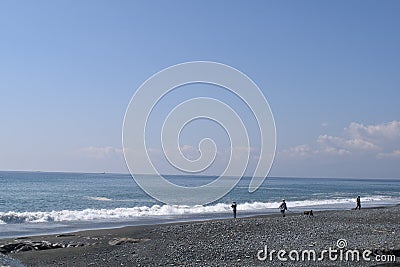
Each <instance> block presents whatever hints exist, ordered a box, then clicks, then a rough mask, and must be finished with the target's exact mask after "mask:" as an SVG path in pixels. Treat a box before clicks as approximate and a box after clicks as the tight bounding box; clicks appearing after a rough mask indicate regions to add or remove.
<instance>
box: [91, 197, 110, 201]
mask: <svg viewBox="0 0 400 267" xmlns="http://www.w3.org/2000/svg"><path fill="white" fill-rule="evenodd" d="M85 198H86V199H91V200H97V201H112V199H111V198H107V197H85Z"/></svg>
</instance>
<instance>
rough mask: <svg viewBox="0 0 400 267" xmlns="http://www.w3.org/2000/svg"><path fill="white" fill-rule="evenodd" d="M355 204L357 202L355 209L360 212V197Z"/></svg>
mask: <svg viewBox="0 0 400 267" xmlns="http://www.w3.org/2000/svg"><path fill="white" fill-rule="evenodd" d="M356 202H357V206H356V209H359V210H360V209H361V198H360V196H358V197H357V200H356Z"/></svg>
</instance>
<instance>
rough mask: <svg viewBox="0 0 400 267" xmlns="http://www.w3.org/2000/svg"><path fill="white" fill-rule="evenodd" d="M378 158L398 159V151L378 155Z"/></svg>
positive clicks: (399, 156) (399, 152)
mask: <svg viewBox="0 0 400 267" xmlns="http://www.w3.org/2000/svg"><path fill="white" fill-rule="evenodd" d="M378 158H381V159H382V158H400V150H394V151H392V152H389V153H379V154H378Z"/></svg>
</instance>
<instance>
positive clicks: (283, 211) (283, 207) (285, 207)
mask: <svg viewBox="0 0 400 267" xmlns="http://www.w3.org/2000/svg"><path fill="white" fill-rule="evenodd" d="M279 209H280V210H281V213H282V216H283V217H285V211H286V210H287V206H286V202H285V199H282V203H281V204H280V205H279Z"/></svg>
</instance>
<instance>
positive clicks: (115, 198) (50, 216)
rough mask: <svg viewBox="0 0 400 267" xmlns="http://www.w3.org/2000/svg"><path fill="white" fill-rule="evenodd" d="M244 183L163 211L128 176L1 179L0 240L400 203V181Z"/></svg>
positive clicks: (199, 180)
mask: <svg viewBox="0 0 400 267" xmlns="http://www.w3.org/2000/svg"><path fill="white" fill-rule="evenodd" d="M166 178H167V179H168V180H170V181H171V182H174V183H176V184H180V185H186V186H196V185H201V184H207V183H209V182H211V181H212V180H214V179H215V177H204V176H191V177H185V176H166ZM249 182H250V178H246V177H245V178H242V180H241V181H240V182H239V184H238V185H237V186H236V187H235V188H234V189H233V190H232V191H231V192H230V193H229V194H227V195H226V196H224V197H223V198H221V199H220V200H218V201H216V202H215V203H211V204H209V205H206V206H186V205H181V206H170V205H163V203H160V202H158V201H156V200H154V199H153V198H151V197H149V196H148V195H147V194H146V193H144V192H143V191H142V190H141V189H140V188H139V187H138V186H137V185H136V183H135V182H134V180H133V179H132V177H131V176H130V175H128V174H87V173H45V172H0V183H1V189H0V230H1V231H0V238H2V237H15V236H24V235H34V234H43V233H58V232H66V231H75V230H83V229H95V228H111V227H119V226H124V225H137V224H154V223H164V222H170V221H190V220H199V219H211V218H226V217H230V216H231V212H232V211H231V208H230V204H231V202H232V201H236V202H237V203H238V215H239V216H248V215H252V214H260V213H261V214H264V213H276V212H277V206H278V205H279V202H280V200H281V199H282V198H285V199H286V201H287V203H288V207H289V210H291V211H300V210H305V209H313V210H322V209H324V210H326V209H350V208H353V207H355V198H356V196H357V195H360V196H361V199H362V205H363V207H370V206H382V205H394V204H398V203H400V179H317V178H274V177H271V178H267V179H266V180H265V181H264V183H263V185H262V186H261V188H260V189H258V190H257V191H256V192H254V193H249V192H248V184H249Z"/></svg>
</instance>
